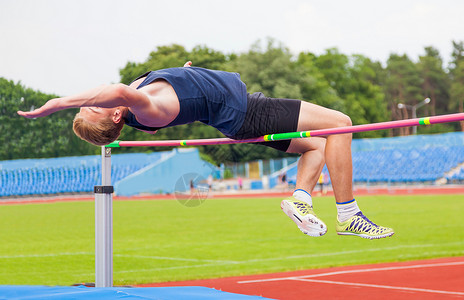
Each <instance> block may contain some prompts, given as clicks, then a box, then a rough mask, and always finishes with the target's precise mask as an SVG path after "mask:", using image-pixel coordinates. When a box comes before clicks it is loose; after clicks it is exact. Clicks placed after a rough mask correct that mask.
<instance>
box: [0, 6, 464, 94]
mask: <svg viewBox="0 0 464 300" xmlns="http://www.w3.org/2000/svg"><path fill="white" fill-rule="evenodd" d="M463 16H464V1H460V0H436V1H430V0H389V1H372V0H366V1H361V0H350V1H346V0H334V1H329V0H326V1H323V0H307V1H303V0H278V1H275V0H263V1H261V0H260V1H257V0H246V1H245V0H229V1H222V0H209V1H208V0H185V1H184V0H163V1H158V0H151V1H150V0H126V1H122V0H0V77H4V78H7V79H12V80H14V81H15V82H17V81H21V83H22V84H23V85H25V86H27V87H31V88H33V89H38V90H41V91H43V92H45V93H56V94H58V95H63V96H64V95H69V94H72V93H77V92H80V91H82V90H85V89H89V88H92V87H95V86H98V85H100V84H107V83H116V82H119V69H120V68H123V67H124V66H125V64H126V63H127V62H128V61H133V62H143V61H145V60H146V58H147V57H148V54H149V53H150V51H152V50H155V49H156V47H157V46H163V45H169V44H173V43H176V44H180V45H183V46H184V47H186V48H187V50H191V49H192V48H193V47H194V46H196V45H205V46H207V47H209V48H212V49H215V50H218V51H221V52H223V53H226V54H227V53H232V52H233V53H240V52H244V51H247V50H249V48H250V46H251V45H252V44H253V43H254V42H256V41H257V40H258V39H261V40H265V39H266V37H272V38H274V39H276V40H277V41H280V42H282V43H283V44H284V45H285V46H286V47H288V48H289V49H290V50H291V51H292V53H295V54H297V53H298V52H300V51H310V52H313V53H316V54H321V53H323V52H324V50H325V49H327V48H331V47H337V48H338V49H339V50H340V52H342V53H344V54H363V55H366V56H367V57H369V58H371V59H374V60H379V61H381V62H383V63H385V62H386V60H387V59H388V56H389V55H390V54H391V53H397V54H404V53H406V54H407V55H409V57H410V58H411V59H413V60H417V58H418V57H419V55H423V53H424V47H426V46H433V47H435V48H437V49H438V50H439V51H440V54H441V56H442V58H443V59H444V60H445V61H449V59H450V53H451V50H452V43H451V42H452V41H453V40H455V41H463V40H464V18H463ZM194 63H195V62H194Z"/></svg>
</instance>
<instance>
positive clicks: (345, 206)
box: [337, 199, 361, 222]
mask: <svg viewBox="0 0 464 300" xmlns="http://www.w3.org/2000/svg"><path fill="white" fill-rule="evenodd" d="M360 211H361V210H360V209H359V207H358V203H356V200H355V199H353V200H350V201H346V202H343V203H337V212H338V220H339V221H340V222H345V221H346V220H348V219H349V218H351V217H352V216H354V215H355V214H357V213H358V212H360Z"/></svg>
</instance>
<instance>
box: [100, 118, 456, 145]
mask: <svg viewBox="0 0 464 300" xmlns="http://www.w3.org/2000/svg"><path fill="white" fill-rule="evenodd" d="M458 121H464V113H456V114H449V115H440V116H433V117H425V118H416V119H407V120H398V121H389V122H380V123H372V124H363V125H355V126H345V127H335V128H328V129H319V130H312V131H297V132H288V133H275V134H267V135H264V136H261V137H258V138H252V139H244V140H233V139H229V138H215V139H197V140H164V141H115V142H113V143H111V144H109V145H107V146H106V147H110V148H119V147H155V146H156V147H161V146H171V147H178V146H200V145H223V144H241V143H258V142H270V141H281V140H289V139H298V138H308V137H316V136H328V135H334V134H343V133H356V132H365V131H374V130H383V129H393V128H399V127H412V126H419V125H431V124H439V123H450V122H458Z"/></svg>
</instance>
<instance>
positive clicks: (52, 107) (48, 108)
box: [18, 99, 61, 119]
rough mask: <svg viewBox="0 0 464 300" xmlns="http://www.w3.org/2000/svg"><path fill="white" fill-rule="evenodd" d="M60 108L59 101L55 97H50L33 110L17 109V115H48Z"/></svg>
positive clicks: (27, 116) (32, 116)
mask: <svg viewBox="0 0 464 300" xmlns="http://www.w3.org/2000/svg"><path fill="white" fill-rule="evenodd" d="M60 109H61V108H60V106H59V101H57V99H51V100H49V101H47V102H46V103H45V104H44V105H43V106H41V107H39V108H36V109H34V110H33V111H21V110H19V111H18V115H20V116H23V117H26V118H29V119H33V118H38V117H45V116H48V115H50V114H52V113H54V112H56V111H59V110H60Z"/></svg>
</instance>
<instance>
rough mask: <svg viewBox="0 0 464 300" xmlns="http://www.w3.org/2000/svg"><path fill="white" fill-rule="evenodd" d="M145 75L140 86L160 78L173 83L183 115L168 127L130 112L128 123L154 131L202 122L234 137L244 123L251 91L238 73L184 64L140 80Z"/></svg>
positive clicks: (126, 119)
mask: <svg viewBox="0 0 464 300" xmlns="http://www.w3.org/2000/svg"><path fill="white" fill-rule="evenodd" d="M143 77H145V79H144V81H143V82H142V83H141V84H140V85H139V86H138V88H141V87H144V86H146V85H148V84H150V83H152V82H154V81H155V80H157V79H164V80H166V81H167V82H169V84H171V86H172V87H173V88H174V91H175V92H176V94H177V98H178V99H179V104H180V111H179V114H178V115H177V117H176V118H175V119H174V120H173V121H172V122H171V123H169V124H168V125H166V126H163V127H149V126H145V125H142V124H140V123H139V122H138V121H137V119H136V118H135V116H134V114H132V113H131V112H130V111H128V114H127V116H126V117H125V118H124V120H125V124H126V125H129V126H131V127H135V128H138V129H142V130H148V131H152V130H158V129H160V128H165V127H170V126H175V125H181V124H188V123H192V122H195V121H200V122H202V123H204V124H207V125H210V126H213V127H214V128H216V129H218V130H219V131H220V132H222V133H223V134H224V135H226V136H233V135H234V134H235V133H236V132H237V131H238V130H239V129H240V128H241V126H242V124H243V121H244V119H245V115H246V110H247V96H246V94H247V92H246V86H245V84H244V83H243V82H242V81H241V80H240V75H239V74H238V73H229V72H224V71H213V70H208V69H203V68H198V67H182V68H171V69H163V70H158V71H152V72H148V73H145V74H144V75H142V76H140V77H138V78H137V79H139V78H143ZM137 79H136V80H137Z"/></svg>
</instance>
